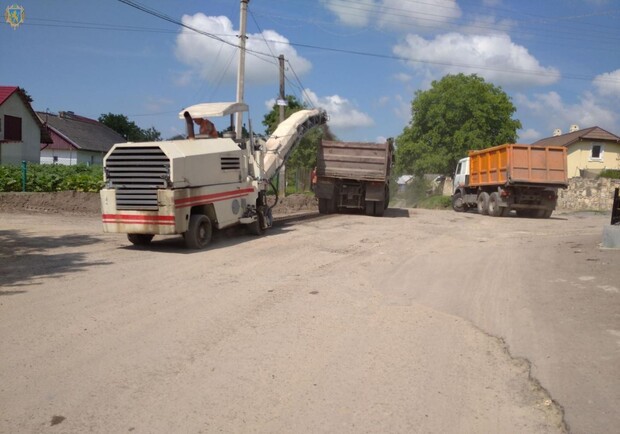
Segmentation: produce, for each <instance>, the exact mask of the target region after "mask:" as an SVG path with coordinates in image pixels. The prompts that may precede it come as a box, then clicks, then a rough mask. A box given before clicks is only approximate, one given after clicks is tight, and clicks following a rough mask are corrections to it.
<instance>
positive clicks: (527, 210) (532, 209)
mask: <svg viewBox="0 0 620 434" xmlns="http://www.w3.org/2000/svg"><path fill="white" fill-rule="evenodd" d="M567 186H568V178H567V169H566V148H564V147H558V146H531V145H521V144H504V145H500V146H495V147H492V148H487V149H483V150H478V151H470V152H469V157H467V158H463V159H461V160H460V161H459V162H458V165H457V167H456V171H455V174H454V184H453V194H452V208H453V209H454V210H455V211H457V212H462V211H466V210H468V209H470V208H477V210H478V212H479V213H480V214H484V215H490V216H493V217H504V216H507V215H508V214H509V213H510V212H511V211H512V210H515V211H516V214H517V216H519V217H536V218H549V217H551V214H552V213H553V210H554V209H555V207H556V204H557V198H558V189H560V188H566V187H567Z"/></svg>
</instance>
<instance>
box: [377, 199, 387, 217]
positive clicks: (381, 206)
mask: <svg viewBox="0 0 620 434" xmlns="http://www.w3.org/2000/svg"><path fill="white" fill-rule="evenodd" d="M384 211H385V201H383V200H380V201H378V202H375V217H383V213H384Z"/></svg>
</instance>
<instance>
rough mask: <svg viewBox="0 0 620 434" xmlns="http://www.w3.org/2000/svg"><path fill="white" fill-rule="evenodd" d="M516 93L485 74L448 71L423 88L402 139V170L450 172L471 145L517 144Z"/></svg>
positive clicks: (399, 168) (399, 160) (399, 167)
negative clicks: (512, 95) (488, 80)
mask: <svg viewBox="0 0 620 434" xmlns="http://www.w3.org/2000/svg"><path fill="white" fill-rule="evenodd" d="M515 112H516V108H515V106H514V105H513V104H512V101H511V99H510V97H509V96H508V95H507V94H506V93H505V92H504V91H503V90H502V88H501V87H497V86H495V85H493V84H491V83H486V82H485V81H484V79H483V78H482V77H479V76H477V75H475V74H473V75H464V74H458V75H446V76H445V77H443V78H442V79H441V80H439V81H433V83H432V85H431V88H430V89H429V90H426V91H420V90H418V91H417V92H416V93H415V98H414V99H413V101H412V103H411V113H412V117H411V122H410V123H409V125H408V126H407V127H405V129H404V130H403V133H402V134H401V135H400V136H399V137H398V138H397V151H396V170H397V172H399V173H412V174H416V175H421V174H425V173H438V174H444V175H449V174H451V173H452V172H453V171H454V169H455V168H456V164H457V162H458V160H459V159H461V158H463V157H464V156H466V155H467V151H469V150H471V149H484V148H488V147H491V146H496V145H501V144H503V143H514V142H515V141H516V139H517V130H518V129H519V128H521V122H520V121H519V120H516V119H512V116H513V114H514V113H515Z"/></svg>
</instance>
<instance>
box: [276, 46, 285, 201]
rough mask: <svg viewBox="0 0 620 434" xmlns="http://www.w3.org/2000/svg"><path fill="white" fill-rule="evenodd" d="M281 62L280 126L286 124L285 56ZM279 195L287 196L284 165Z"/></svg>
mask: <svg viewBox="0 0 620 434" xmlns="http://www.w3.org/2000/svg"><path fill="white" fill-rule="evenodd" d="M278 60H279V61H280V98H279V99H278V108H279V109H280V120H279V122H278V124H281V123H282V122H284V107H285V105H286V97H285V96H284V54H280V56H278ZM278 180H279V182H278V193H279V194H280V195H281V196H282V197H284V196H286V167H285V166H284V164H282V167H281V168H280V173H279V174H278Z"/></svg>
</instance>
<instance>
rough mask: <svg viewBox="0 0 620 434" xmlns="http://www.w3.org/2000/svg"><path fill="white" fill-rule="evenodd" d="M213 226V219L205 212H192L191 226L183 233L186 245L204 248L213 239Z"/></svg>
mask: <svg viewBox="0 0 620 434" xmlns="http://www.w3.org/2000/svg"><path fill="white" fill-rule="evenodd" d="M212 235H213V226H212V225H211V220H209V217H207V216H206V215H204V214H192V215H191V216H190V218H189V227H188V228H187V232H185V233H184V234H183V239H184V240H185V247H187V248H188V249H204V248H205V247H206V246H207V244H209V242H210V241H211V236H212Z"/></svg>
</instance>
